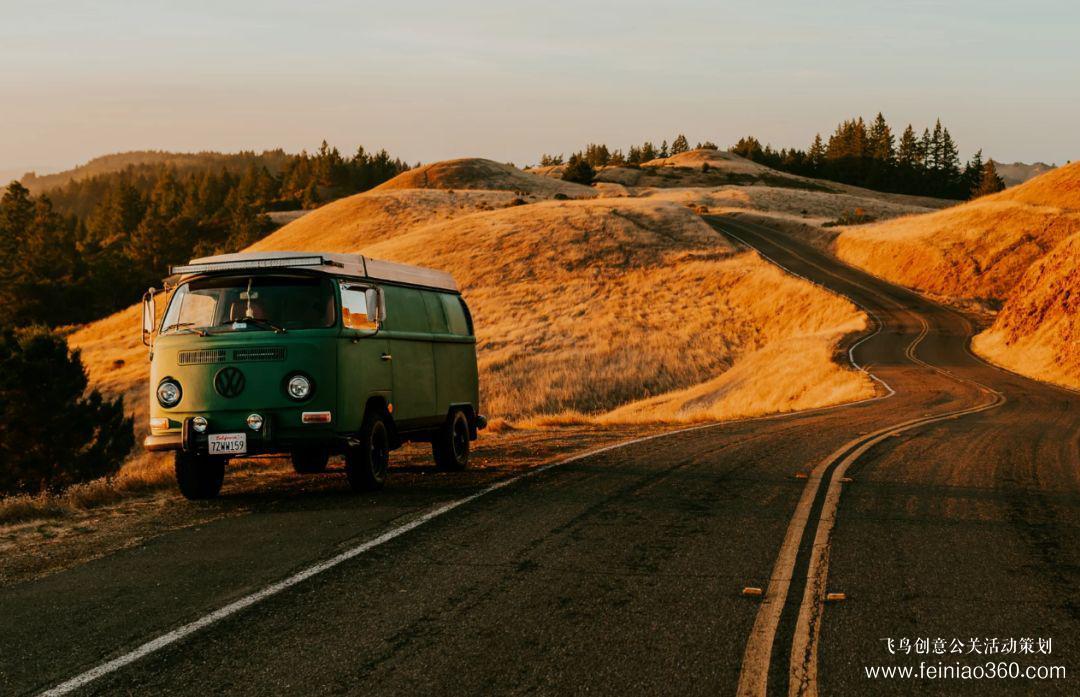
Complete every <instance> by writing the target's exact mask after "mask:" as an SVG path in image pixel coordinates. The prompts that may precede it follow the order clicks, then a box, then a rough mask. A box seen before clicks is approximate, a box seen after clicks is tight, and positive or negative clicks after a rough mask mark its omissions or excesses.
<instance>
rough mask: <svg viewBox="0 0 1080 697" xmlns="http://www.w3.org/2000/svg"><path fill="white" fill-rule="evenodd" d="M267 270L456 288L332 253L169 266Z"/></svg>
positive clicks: (437, 278) (406, 268)
mask: <svg viewBox="0 0 1080 697" xmlns="http://www.w3.org/2000/svg"><path fill="white" fill-rule="evenodd" d="M271 268H281V269H303V270H305V271H315V272H317V273H325V274H330V275H333V276H350V277H353V278H364V279H372V280H378V281H390V282H395V283H406V284H408V285H413V286H424V287H427V288H439V289H442V290H451V291H455V292H457V289H458V287H457V284H456V283H455V282H454V278H453V276H451V275H450V274H448V273H446V272H445V271H439V270H437V269H427V268H424V267H422V266H411V265H409V264H397V263H394V262H392V261H383V260H381V259H372V258H371V257H365V256H363V255H362V254H338V253H332V252H236V253H235V254H219V255H217V256H212V257H200V258H198V259H192V260H191V261H190V262H189V263H187V264H184V265H182V266H173V267H171V268H170V271H171V273H173V274H179V275H181V276H190V275H195V274H203V273H215V272H220V271H246V270H250V269H271Z"/></svg>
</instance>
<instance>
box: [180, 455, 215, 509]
mask: <svg viewBox="0 0 1080 697" xmlns="http://www.w3.org/2000/svg"><path fill="white" fill-rule="evenodd" d="M175 469H176V484H177V486H179V487H180V493H181V494H183V495H184V498H186V499H190V500H192V501H199V500H202V499H212V498H214V497H215V496H217V495H218V494H219V493H221V484H222V482H224V481H225V458H223V457H210V456H209V455H192V454H190V453H182V452H177V453H176V462H175Z"/></svg>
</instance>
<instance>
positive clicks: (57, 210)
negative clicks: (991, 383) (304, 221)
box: [0, 141, 408, 326]
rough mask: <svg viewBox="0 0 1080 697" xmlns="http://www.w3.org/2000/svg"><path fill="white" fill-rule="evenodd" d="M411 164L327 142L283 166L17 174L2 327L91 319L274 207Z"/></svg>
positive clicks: (7, 199)
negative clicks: (34, 191) (51, 181)
mask: <svg viewBox="0 0 1080 697" xmlns="http://www.w3.org/2000/svg"><path fill="white" fill-rule="evenodd" d="M406 169H408V166H407V165H406V164H405V163H404V162H402V161H401V160H399V159H396V158H392V157H391V156H390V155H389V154H388V153H387V152H386V151H385V150H381V151H379V152H374V153H369V152H368V151H366V150H364V148H360V149H358V150H357V152H356V153H355V154H354V155H353V156H351V157H347V158H346V157H343V156H342V155H341V153H340V152H339V151H338V150H337V148H332V147H330V146H328V145H327V143H326V142H325V141H324V142H323V144H322V146H321V147H320V148H319V150H318V151H317V152H315V153H310V154H309V153H307V152H301V153H300V154H298V155H291V156H288V157H287V158H285V159H284V162H283V163H282V164H281V166H280V170H279V171H277V172H273V171H271V170H270V169H269V168H268V167H267V166H265V165H264V164H261V163H259V162H257V161H256V162H249V163H248V164H247V165H246V167H245V169H244V170H243V171H242V172H234V171H232V170H231V169H230V168H228V167H226V166H219V167H217V168H215V169H201V170H200V169H185V170H179V169H177V168H176V167H174V166H169V165H162V164H158V165H150V166H128V167H126V168H125V169H123V170H121V171H119V172H112V173H108V174H100V175H97V176H93V177H90V178H88V179H84V180H79V181H72V182H69V183H67V184H65V185H63V186H62V187H60V188H57V189H53V190H51V191H48V192H46V193H44V194H41V195H39V196H31V194H30V192H29V190H28V189H27V188H26V187H24V186H23V185H22V184H20V183H18V182H13V183H12V184H10V185H9V186H8V188H7V190H6V192H5V193H4V195H3V199H2V202H0V216H2V219H0V263H2V264H3V268H4V273H5V283H4V284H3V287H2V288H0V326H24V325H29V324H36V323H40V324H46V325H60V324H70V323H76V322H85V321H89V320H92V319H96V318H98V317H102V316H104V315H106V314H109V313H110V312H113V311H115V310H118V309H120V308H123V307H127V306H128V305H130V304H131V303H132V301H133V300H134V299H136V298H138V297H139V295H141V293H142V292H143V291H144V290H146V288H147V287H148V286H150V285H153V284H155V283H157V282H158V281H160V279H161V278H162V277H163V276H164V275H166V273H167V270H168V267H169V265H170V264H176V263H181V262H184V261H187V260H188V259H189V258H191V257H192V256H201V255H205V254H215V253H224V252H231V251H236V250H239V249H243V248H244V247H247V246H248V245H250V244H252V243H254V242H256V241H257V240H259V239H260V238H262V237H263V236H264V235H266V234H267V233H268V232H269V231H270V230H271V229H272V228H273V227H274V226H273V224H272V223H271V221H270V219H269V217H268V216H267V213H268V212H271V211H276V210H290V209H296V208H313V207H315V206H318V205H320V204H321V203H324V202H326V201H330V200H333V199H336V198H339V197H341V196H346V195H350V194H353V193H357V192H360V191H365V190H367V189H370V188H372V187H374V186H377V185H378V184H381V183H382V182H384V181H386V180H388V179H390V178H392V177H394V176H396V175H397V174H399V173H401V172H403V171H404V170H406Z"/></svg>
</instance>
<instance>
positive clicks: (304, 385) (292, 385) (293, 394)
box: [285, 374, 312, 402]
mask: <svg viewBox="0 0 1080 697" xmlns="http://www.w3.org/2000/svg"><path fill="white" fill-rule="evenodd" d="M311 391H312V387H311V378H309V377H308V376H306V375H300V374H297V375H293V376H292V377H290V378H289V379H288V381H286V383H285V392H286V393H288V395H289V398H290V399H295V400H296V401H298V402H299V401H301V400H304V399H307V398H308V397H310V396H311Z"/></svg>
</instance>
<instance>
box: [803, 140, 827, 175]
mask: <svg viewBox="0 0 1080 697" xmlns="http://www.w3.org/2000/svg"><path fill="white" fill-rule="evenodd" d="M806 159H807V165H808V166H809V168H810V173H811V174H818V173H820V172H821V171H822V168H823V167H824V166H825V143H824V142H823V141H822V140H821V134H820V133H817V134H815V135H814V142H813V143H811V144H810V150H808V151H807V153H806Z"/></svg>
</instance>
